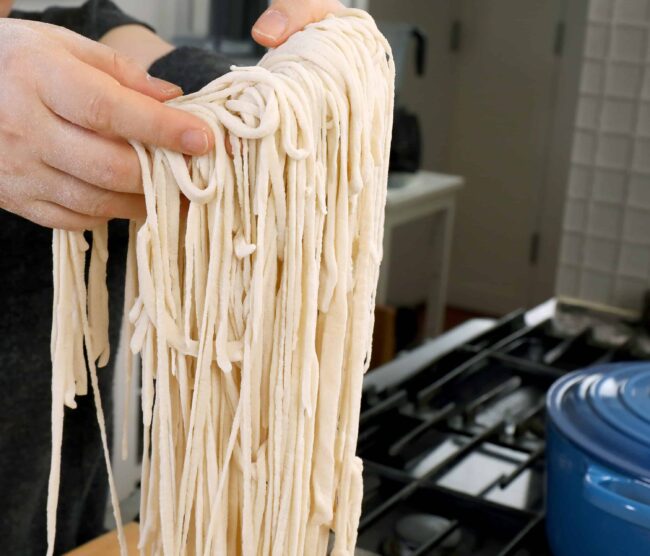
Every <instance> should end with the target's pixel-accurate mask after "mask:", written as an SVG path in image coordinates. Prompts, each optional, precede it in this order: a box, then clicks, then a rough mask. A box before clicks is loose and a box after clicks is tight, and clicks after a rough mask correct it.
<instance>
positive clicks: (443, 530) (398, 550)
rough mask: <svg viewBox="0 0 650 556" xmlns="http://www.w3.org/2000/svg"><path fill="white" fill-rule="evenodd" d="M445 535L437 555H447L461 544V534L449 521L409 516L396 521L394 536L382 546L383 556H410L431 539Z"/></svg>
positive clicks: (418, 514) (414, 515)
mask: <svg viewBox="0 0 650 556" xmlns="http://www.w3.org/2000/svg"><path fill="white" fill-rule="evenodd" d="M441 535H446V536H445V538H444V540H443V541H442V542H440V543H439V544H438V553H440V554H448V553H450V551H452V550H454V549H456V548H457V547H458V545H459V544H460V543H461V540H462V538H461V534H460V531H459V530H458V528H457V526H455V525H454V524H453V523H452V522H451V521H449V520H448V519H445V518H444V517H440V516H437V515H432V514H424V513H417V514H409V515H406V516H404V517H402V518H401V519H399V520H398V521H397V523H396V524H395V534H394V536H393V537H389V538H388V539H386V540H385V541H384V542H383V544H382V551H381V553H382V554H383V555H384V556H410V555H411V554H413V553H414V552H416V551H417V550H418V549H419V548H420V547H422V546H423V545H425V544H427V543H428V542H430V541H431V540H432V539H435V538H438V537H440V536H441Z"/></svg>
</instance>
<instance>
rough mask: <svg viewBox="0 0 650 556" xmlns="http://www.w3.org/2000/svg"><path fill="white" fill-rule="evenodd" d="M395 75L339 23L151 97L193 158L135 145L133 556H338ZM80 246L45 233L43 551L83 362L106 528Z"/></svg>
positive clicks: (356, 22)
mask: <svg viewBox="0 0 650 556" xmlns="http://www.w3.org/2000/svg"><path fill="white" fill-rule="evenodd" d="M393 81H394V67H393V62H392V58H391V53H390V48H389V46H388V44H387V42H386V41H385V39H384V38H383V37H382V35H381V34H380V33H379V31H378V30H377V28H376V26H375V24H374V22H373V20H372V19H371V18H370V16H368V15H367V14H365V13H364V12H360V11H357V10H347V11H344V12H342V14H341V15H340V16H337V17H332V16H330V17H328V18H326V19H325V20H323V21H321V22H319V23H314V24H312V25H309V26H308V27H307V28H306V29H305V30H304V31H302V32H300V33H297V34H296V35H294V36H292V37H291V38H290V39H289V40H288V41H287V42H286V43H285V44H284V45H283V46H281V47H279V48H277V49H275V50H272V51H270V52H269V53H268V54H267V55H266V56H265V57H264V58H263V59H262V60H261V62H260V63H259V65H258V66H256V67H249V68H233V71H232V72H231V73H228V74H227V75H224V76H223V77H221V78H219V79H217V80H215V81H214V82H212V83H211V84H209V85H207V86H206V87H205V88H204V89H202V90H201V91H199V92H197V93H195V94H191V95H188V96H186V97H182V98H179V99H177V100H174V101H171V102H170V104H171V105H173V106H176V107H178V108H180V109H182V110H187V111H189V112H192V113H193V114H196V115H198V116H200V117H201V118H203V119H204V120H205V121H206V122H207V123H208V124H209V125H210V127H211V128H212V130H213V132H214V134H215V137H216V142H215V147H214V150H213V151H212V152H211V153H209V154H208V155H206V156H202V157H195V158H191V159H186V158H185V157H184V156H183V155H181V154H178V153H174V152H171V151H168V150H165V149H161V148H153V147H148V146H144V145H140V144H134V145H133V146H134V148H135V150H136V151H137V154H138V156H139V159H140V163H141V165H142V177H143V187H144V194H145V198H146V206H147V218H146V220H145V221H144V222H138V223H131V237H130V246H129V255H128V262H127V279H126V282H127V284H126V295H125V297H126V300H125V307H126V308H127V310H128V317H125V319H124V323H123V336H122V337H123V341H125V342H129V344H130V347H131V350H132V352H133V353H139V354H140V358H141V367H142V414H143V426H144V436H143V437H144V451H143V461H142V481H141V486H142V492H141V512H140V550H141V553H142V554H156V555H157V554H164V555H168V556H171V555H186V554H218V555H237V554H244V555H252V554H263V555H266V554H272V555H278V556H280V555H282V556H284V555H296V556H302V555H310V556H311V555H316V556H318V555H324V554H325V553H326V552H327V550H328V542H329V540H330V534H331V533H334V541H333V547H332V552H331V553H332V554H334V555H336V556H342V555H349V554H352V553H353V551H354V546H355V544H356V535H357V526H358V522H359V516H360V512H361V498H362V476H361V473H362V464H361V460H360V459H359V458H357V457H356V456H355V448H356V441H357V429H358V423H359V409H360V400H361V386H362V379H363V374H364V372H365V370H366V369H367V367H368V363H369V357H370V348H371V335H372V324H373V310H374V297H375V290H376V285H377V279H378V272H379V263H380V260H381V254H382V235H383V218H384V216H383V211H384V204H385V197H386V182H387V174H388V153H389V143H390V132H391V126H392V113H393ZM226 142H228V143H229V146H230V149H229V150H230V151H231V153H229V152H228V150H227V149H226ZM182 196H185V197H186V198H187V199H189V209H188V210H184V209H183V204H182V203H181V198H182ZM87 250H88V244H87V243H86V241H85V240H84V236H83V235H82V234H80V233H70V232H63V231H55V232H54V240H53V251H54V286H55V298H54V321H53V330H52V360H53V380H52V392H53V403H52V436H53V450H52V472H51V477H50V490H49V495H50V496H49V502H48V539H49V542H50V553H51V552H52V547H53V541H54V531H55V516H56V500H57V493H58V486H59V479H58V477H59V464H60V449H61V433H62V427H63V406H64V405H67V406H70V407H74V404H75V401H74V398H75V395H83V394H85V393H86V392H87V383H86V365H87V367H88V370H89V376H90V381H91V387H92V390H93V393H94V396H95V403H96V407H97V412H98V419H99V422H100V427H101V430H102V442H103V446H104V450H105V454H106V463H107V465H108V469H109V484H110V488H111V499H112V502H113V508H114V512H115V517H116V520H117V522H118V523H120V522H121V519H120V515H119V505H118V500H117V496H116V494H115V488H114V481H113V477H112V474H111V473H110V460H109V456H108V446H107V441H106V433H105V430H104V426H103V413H102V408H101V400H100V398H99V392H98V388H97V369H96V366H101V365H104V364H105V363H106V361H107V360H108V354H109V345H108V308H107V307H108V294H107V291H106V281H105V275H106V263H107V255H108V251H107V229H106V227H103V228H101V229H98V230H95V231H94V232H93V241H92V249H91V252H90V264H89V272H88V287H86V283H85V280H84V272H85V265H86V256H85V252H86V251H87ZM84 358H86V361H84ZM127 359H128V361H127V366H128V369H127V373H128V374H127V382H128V381H130V380H131V376H132V372H133V371H134V370H133V368H132V367H133V365H132V363H133V358H132V357H127ZM119 538H120V543H121V546H122V551H123V553H125V546H124V537H123V535H122V533H121V530H120V534H119Z"/></svg>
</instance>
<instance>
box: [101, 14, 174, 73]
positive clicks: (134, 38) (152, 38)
mask: <svg viewBox="0 0 650 556" xmlns="http://www.w3.org/2000/svg"><path fill="white" fill-rule="evenodd" d="M99 42H100V43H102V44H105V45H106V46H110V47H111V48H112V49H113V50H116V51H117V52H119V53H120V54H123V55H124V56H128V57H129V58H131V59H133V60H135V62H136V63H138V64H139V65H140V66H141V67H142V68H144V69H145V70H147V69H149V67H150V66H151V65H152V64H153V63H154V62H155V61H156V60H158V59H159V58H162V57H163V56H165V55H166V54H169V53H170V52H171V51H172V50H174V46H173V45H171V44H170V43H168V42H167V41H165V40H164V39H162V38H160V37H159V36H158V35H156V34H155V33H154V32H153V31H150V30H149V29H147V28H146V27H143V26H142V25H137V24H129V25H121V26H119V27H115V28H113V29H111V30H110V31H109V32H108V33H106V34H105V35H103V36H102V37H101V38H100V39H99Z"/></svg>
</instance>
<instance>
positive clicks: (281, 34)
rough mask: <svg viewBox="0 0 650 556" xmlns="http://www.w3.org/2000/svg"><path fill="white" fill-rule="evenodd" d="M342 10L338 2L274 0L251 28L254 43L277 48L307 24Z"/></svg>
mask: <svg viewBox="0 0 650 556" xmlns="http://www.w3.org/2000/svg"><path fill="white" fill-rule="evenodd" d="M341 9H343V4H341V2H339V1H338V0H274V1H273V2H272V3H271V6H270V7H269V9H268V10H266V11H265V12H264V13H263V14H262V15H261V16H260V18H259V19H258V20H257V22H256V23H255V25H254V26H253V30H252V35H253V38H254V39H255V41H256V42H258V43H259V44H261V45H262V46H266V47H268V48H271V47H274V46H278V45H280V44H282V43H283V42H284V41H286V40H287V39H288V38H289V37H290V36H291V35H293V34H294V33H295V32H297V31H300V30H301V29H303V28H304V27H305V26H306V25H308V24H309V23H313V22H314V21H320V20H321V19H323V18H324V17H325V16H326V15H327V14H330V13H336V12H338V11H339V10H341Z"/></svg>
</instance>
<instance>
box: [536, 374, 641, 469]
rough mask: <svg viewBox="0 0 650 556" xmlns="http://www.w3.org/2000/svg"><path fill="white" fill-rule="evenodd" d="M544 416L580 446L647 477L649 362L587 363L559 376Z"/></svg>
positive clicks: (549, 397) (613, 464) (550, 393)
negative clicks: (581, 368)
mask: <svg viewBox="0 0 650 556" xmlns="http://www.w3.org/2000/svg"><path fill="white" fill-rule="evenodd" d="M547 409H548V416H549V419H550V420H551V421H552V422H553V423H554V424H555V425H556V426H557V428H558V429H559V430H560V431H561V432H562V433H563V434H564V435H565V436H566V437H567V438H568V439H569V440H570V441H572V442H574V443H575V444H577V445H578V446H579V447H580V448H581V449H582V450H583V451H585V452H587V453H588V454H590V455H591V456H593V457H596V458H597V459H600V460H601V461H602V462H603V463H607V464H609V465H611V466H612V467H615V468H617V469H619V470H620V471H623V472H627V473H629V474H631V475H633V476H636V477H638V478H643V479H650V363H647V362H644V363H616V364H610V365H600V366H597V367H591V368H588V369H584V370H581V371H577V372H575V373H571V374H569V375H566V376H564V377H562V378H561V379H560V380H558V381H557V382H556V383H555V384H554V385H553V386H552V388H551V389H550V390H549V393H548V398H547Z"/></svg>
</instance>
